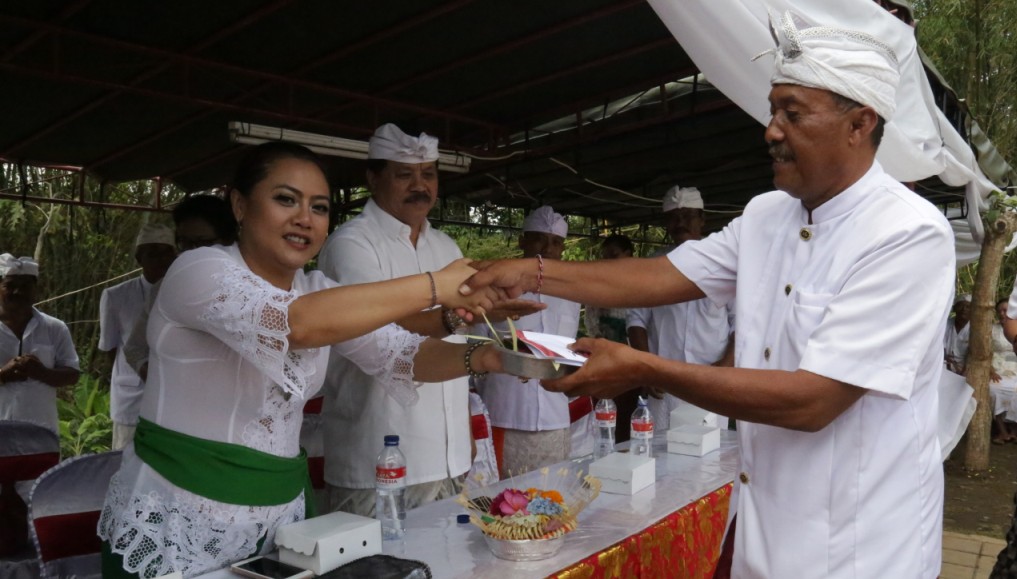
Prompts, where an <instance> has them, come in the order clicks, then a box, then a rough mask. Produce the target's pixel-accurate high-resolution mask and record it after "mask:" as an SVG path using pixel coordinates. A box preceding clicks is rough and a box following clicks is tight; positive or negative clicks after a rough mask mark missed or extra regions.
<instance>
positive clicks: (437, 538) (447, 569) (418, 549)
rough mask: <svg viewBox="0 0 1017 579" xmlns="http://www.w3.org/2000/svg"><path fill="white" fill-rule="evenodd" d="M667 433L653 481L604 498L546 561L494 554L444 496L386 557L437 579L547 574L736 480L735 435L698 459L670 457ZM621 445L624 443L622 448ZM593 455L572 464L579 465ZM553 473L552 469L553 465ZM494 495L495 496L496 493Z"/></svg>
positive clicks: (412, 518) (412, 515)
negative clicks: (413, 563)
mask: <svg viewBox="0 0 1017 579" xmlns="http://www.w3.org/2000/svg"><path fill="white" fill-rule="evenodd" d="M664 434H665V433H664V432H660V433H659V435H660V436H658V437H657V438H656V439H655V440H654V452H655V458H656V459H657V463H656V470H657V473H656V474H657V480H656V483H655V484H654V485H653V486H651V487H648V488H646V489H643V490H642V491H639V492H638V493H636V494H634V495H632V496H625V495H615V494H608V493H603V492H602V493H601V494H600V496H599V497H597V499H596V500H594V501H593V503H591V504H590V506H588V507H587V508H586V510H585V511H583V513H582V514H580V515H579V528H578V529H576V530H575V531H573V532H572V533H569V534H568V535H567V536H566V538H565V546H564V547H562V550H561V551H560V552H559V553H558V554H557V555H555V556H554V557H552V558H550V559H546V560H544V561H527V562H517V561H505V560H502V559H498V558H496V557H495V556H494V555H492V554H491V551H490V550H489V549H488V547H487V544H486V543H485V542H484V538H483V537H482V536H481V533H480V530H479V529H477V528H476V527H475V526H474V525H472V524H457V523H456V515H458V514H460V513H465V512H466V510H465V509H464V508H463V507H461V506H460V505H458V504H457V503H455V501H454V499H448V500H444V501H439V502H435V503H431V504H428V505H424V506H422V507H420V508H417V509H414V510H412V511H409V512H408V513H407V514H406V538H405V540H403V541H386V542H385V550H384V552H385V554H387V555H393V556H396V557H402V558H405V559H415V560H418V561H423V562H425V563H427V565H428V566H429V567H430V568H431V572H432V574H433V575H434V577H436V578H446V577H463V578H465V577H490V578H495V579H507V578H512V577H525V578H532V577H544V576H547V575H550V574H552V573H555V572H556V571H560V570H562V569H564V568H566V567H568V566H570V565H573V564H575V563H578V562H579V561H581V560H583V559H585V558H586V557H589V556H590V555H592V554H594V553H596V552H598V551H602V550H604V549H606V548H608V547H610V546H611V545H613V544H615V543H617V542H619V541H621V540H623V539H625V538H626V537H629V536H631V535H634V534H636V533H638V532H640V531H642V530H643V529H645V528H647V527H649V526H650V525H653V524H654V523H656V522H658V521H660V520H661V519H663V518H664V517H666V516H668V515H670V514H671V513H673V512H675V511H677V510H679V509H681V508H682V507H684V506H686V505H688V504H689V503H692V502H694V501H696V500H698V499H699V498H701V497H703V496H705V495H707V494H709V493H711V492H713V491H714V490H716V489H718V488H720V487H722V486H724V485H725V484H727V483H729V482H731V481H732V480H734V477H735V474H736V472H737V470H738V448H737V439H736V436H735V433H734V432H729V431H722V432H721V447H720V450H718V451H716V452H712V453H710V454H708V455H706V456H704V457H702V458H697V457H691V456H682V455H678V454H668V453H667V452H666V448H667V441H666V439H665V438H664ZM619 446H620V447H624V446H626V445H624V444H622V445H619ZM590 461H591V459H590V458H585V459H577V460H576V461H574V462H575V463H577V464H578V465H581V466H582V467H583V470H584V471H585V468H586V465H588V464H589V463H590ZM552 468H553V467H552ZM538 477H539V475H538V473H536V472H534V473H529V474H527V475H523V476H521V477H516V478H515V480H513V481H511V484H510V483H509V482H506V481H502V482H500V483H498V484H497V485H493V486H492V489H501V488H504V487H506V486H512V487H515V488H523V489H525V488H527V487H529V486H533V485H531V484H529V483H528V481H531V480H532V481H534V482H535V481H536V480H538ZM495 492H497V491H494V492H492V495H493V494H495Z"/></svg>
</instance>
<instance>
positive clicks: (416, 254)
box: [318, 124, 472, 516]
mask: <svg viewBox="0 0 1017 579" xmlns="http://www.w3.org/2000/svg"><path fill="white" fill-rule="evenodd" d="M437 161H438V139H436V138H434V137H431V136H429V135H427V134H425V133H421V135H420V136H419V137H413V136H410V135H407V134H406V133H404V132H403V131H402V130H400V129H399V128H398V127H397V126H395V125H393V124H386V125H382V126H381V127H379V128H378V130H377V131H375V133H374V136H373V137H371V141H370V145H369V151H368V161H367V186H368V189H370V191H371V198H370V199H368V201H367V204H366V205H365V206H364V211H363V213H361V214H360V215H359V216H357V217H356V218H355V219H352V220H350V221H348V222H346V223H344V224H343V225H342V226H341V227H339V228H338V229H336V230H335V231H334V232H332V234H331V235H330V236H329V237H328V241H326V242H325V246H324V247H323V248H322V250H321V254H320V255H319V256H318V268H319V269H321V271H322V272H324V273H325V275H327V276H329V277H331V278H332V279H335V280H336V281H338V282H339V283H341V284H343V285H349V284H356V283H367V282H374V281H381V280H387V279H392V278H396V277H401V276H406V275H412V274H419V273H423V272H426V271H435V270H438V269H441V268H442V267H445V266H446V265H448V264H449V263H450V262H452V261H454V260H456V259H459V258H460V257H462V252H461V251H460V250H459V247H458V246H457V245H456V243H455V241H453V240H452V238H450V237H449V236H448V235H446V234H444V233H442V232H441V231H438V230H437V229H434V228H432V227H431V224H430V223H428V221H427V214H428V213H429V212H430V211H431V208H432V207H434V205H435V203H436V202H437V200H438V163H437ZM350 307H356V304H350ZM460 323H461V321H460V320H458V318H457V317H455V316H453V315H452V312H441V311H433V312H425V314H424V315H421V316H419V317H416V318H414V319H411V320H405V321H404V322H403V323H402V325H404V326H405V327H406V328H407V329H408V330H410V331H414V332H417V333H419V334H422V335H448V334H449V333H450V330H454V329H455V327H456V326H458V325H459V324H460ZM322 391H323V392H324V395H325V400H324V405H323V408H322V424H323V429H324V442H325V444H324V447H325V481H326V483H327V484H328V493H329V503H330V507H331V510H333V511H337V510H341V511H347V512H352V513H356V514H360V515H364V516H372V515H373V514H374V479H375V472H374V466H375V462H376V459H377V457H378V453H380V452H381V450H382V447H383V439H384V436H385V435H386V434H398V435H399V437H400V438H399V446H400V449H401V450H402V452H403V454H404V455H406V462H407V467H406V482H407V485H408V486H407V489H406V495H405V496H406V508H408V509H412V508H415V507H417V506H419V505H421V504H424V503H427V502H430V501H434V500H438V499H442V498H446V497H450V496H454V495H455V494H457V493H458V492H459V491H460V490H461V489H462V481H463V475H464V474H465V473H466V472H467V471H469V470H470V466H471V461H472V458H471V451H470V412H469V402H468V400H469V398H468V392H469V383H468V379H467V378H459V379H456V380H449V381H448V382H437V383H429V384H423V385H422V386H421V387H420V388H419V389H418V390H417V393H418V395H419V399H418V400H417V402H416V404H413V405H411V406H402V405H401V404H399V403H398V402H397V401H396V400H395V399H393V398H392V397H390V396H388V395H387V394H386V390H385V389H384V388H383V387H381V386H380V385H378V384H377V383H376V382H375V380H374V379H373V378H371V377H370V376H368V375H367V374H365V373H363V372H362V371H361V370H360V369H358V368H357V367H356V366H354V365H353V364H352V363H350V362H348V361H347V360H346V358H343V357H341V356H334V355H333V356H332V357H331V358H330V360H329V370H328V376H327V377H326V379H325V385H324V387H323V388H322Z"/></svg>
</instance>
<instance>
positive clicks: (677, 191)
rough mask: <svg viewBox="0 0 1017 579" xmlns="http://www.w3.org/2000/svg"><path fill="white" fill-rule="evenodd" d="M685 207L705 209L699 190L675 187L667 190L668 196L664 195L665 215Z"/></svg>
mask: <svg viewBox="0 0 1017 579" xmlns="http://www.w3.org/2000/svg"><path fill="white" fill-rule="evenodd" d="M683 207H688V208H690V209H702V208H703V196H702V194H700V193H699V189H696V188H695V187H679V186H678V185H675V186H674V187H671V188H670V189H668V190H667V194H666V195H664V213H667V212H668V211H671V210H672V209H681V208H683Z"/></svg>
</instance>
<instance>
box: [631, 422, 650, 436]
mask: <svg viewBox="0 0 1017 579" xmlns="http://www.w3.org/2000/svg"><path fill="white" fill-rule="evenodd" d="M632 438H639V439H643V440H648V439H651V438H653V423H652V422H643V421H639V422H636V421H635V420H633V421H632Z"/></svg>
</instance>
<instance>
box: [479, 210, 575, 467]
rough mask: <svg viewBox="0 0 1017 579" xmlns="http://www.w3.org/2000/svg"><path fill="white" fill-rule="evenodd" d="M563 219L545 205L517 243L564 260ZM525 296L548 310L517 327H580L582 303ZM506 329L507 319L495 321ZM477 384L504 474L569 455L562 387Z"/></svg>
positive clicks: (563, 330)
mask: <svg viewBox="0 0 1017 579" xmlns="http://www.w3.org/2000/svg"><path fill="white" fill-rule="evenodd" d="M568 231H569V228H568V223H567V222H566V221H565V218H564V217H562V216H561V215H559V214H557V213H555V212H554V209H551V207H549V206H547V205H544V206H543V207H538V208H537V209H535V210H533V212H532V213H530V214H529V215H527V216H526V219H525V220H524V221H523V233H522V235H520V236H519V248H520V249H522V250H523V257H524V258H527V257H530V258H536V259H537V260H538V261H540V262H541V263H549V262H553V261H558V260H560V259H561V255H562V251H563V250H564V248H565V245H564V244H565V237H566V236H567V235H568ZM522 298H523V299H526V300H532V301H537V302H541V303H544V304H547V309H545V310H543V311H540V312H537V313H535V314H530V315H528V316H524V317H522V318H520V319H519V320H518V321H516V322H515V327H516V328H517V329H519V330H529V331H533V332H543V333H545V334H557V335H559V336H569V337H575V335H576V333H577V332H578V331H579V304H578V303H576V302H571V301H568V300H563V299H560V298H556V297H551V296H547V295H541V294H540V293H539V291H538V292H534V293H529V294H525V295H523V296H522ZM495 328H496V329H497V330H499V331H507V330H508V326H507V324H504V323H501V324H497V325H496V326H495ZM477 389H478V390H479V391H480V396H481V397H482V398H483V399H484V404H487V411H488V412H489V413H490V414H491V425H492V426H493V428H492V430H493V432H492V437H493V439H494V451H495V456H497V458H498V470H499V471H500V474H501V477H502V478H506V477H508V476H511V475H517V474H520V473H524V472H528V471H531V470H534V469H537V468H540V467H543V466H546V465H549V464H554V463H556V462H561V461H563V460H566V459H568V458H569V454H570V452H571V448H572V443H571V434H570V429H569V426H570V424H571V420H570V418H569V401H568V398H567V397H566V396H565V395H564V394H561V393H558V392H548V391H547V390H544V389H543V388H541V387H540V384H539V383H538V382H537V381H536V380H523V379H520V378H518V377H516V376H510V375H508V374H491V375H488V376H485V377H484V378H483V379H482V380H480V381H478V384H477Z"/></svg>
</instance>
